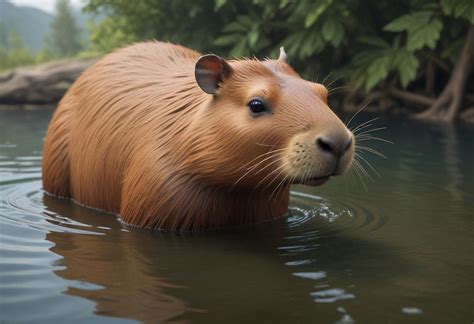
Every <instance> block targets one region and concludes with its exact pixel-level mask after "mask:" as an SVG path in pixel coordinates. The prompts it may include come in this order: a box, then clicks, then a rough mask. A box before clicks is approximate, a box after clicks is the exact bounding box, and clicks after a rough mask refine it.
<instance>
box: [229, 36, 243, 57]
mask: <svg viewBox="0 0 474 324" xmlns="http://www.w3.org/2000/svg"><path fill="white" fill-rule="evenodd" d="M246 52H247V40H246V39H245V38H242V39H241V40H240V41H239V42H238V43H237V45H235V46H234V48H233V49H232V50H231V51H230V56H231V57H235V58H240V57H242V56H244V55H245V53H246Z"/></svg>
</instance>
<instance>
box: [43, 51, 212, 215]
mask: <svg viewBox="0 0 474 324" xmlns="http://www.w3.org/2000/svg"><path fill="white" fill-rule="evenodd" d="M198 57H199V54H198V53H196V52H194V51H191V50H189V49H186V48H183V47H181V46H176V45H171V44H165V43H159V42H153V43H141V44H137V45H134V46H130V47H126V48H124V49H121V50H119V51H117V52H114V53H112V54H109V55H108V56H106V57H105V58H104V59H102V60H101V61H99V62H98V63H96V64H95V65H94V66H92V67H91V68H89V69H88V70H87V71H86V72H85V73H84V74H83V75H82V76H81V77H80V78H79V79H78V80H77V81H76V82H75V83H74V84H73V86H72V87H71V88H70V89H69V91H68V92H67V94H66V95H65V96H64V98H63V99H62V100H61V102H60V104H59V106H58V108H57V110H56V112H55V113H54V116H53V119H52V121H51V123H50V125H49V128H48V134H47V137H46V141H45V145H44V156H43V185H44V189H45V190H46V191H47V192H49V193H51V194H53V195H57V196H61V197H69V198H73V199H74V200H76V201H77V202H79V203H81V204H84V205H86V206H92V207H95V208H98V209H103V210H106V211H111V212H114V213H119V212H120V206H121V193H122V189H123V182H124V176H125V174H126V172H131V171H133V170H130V169H131V168H145V165H144V164H145V163H146V162H151V161H146V159H145V155H146V154H147V153H146V150H148V149H150V147H147V144H149V143H150V142H153V138H154V137H156V136H158V137H160V138H159V140H158V141H156V142H158V143H160V142H164V141H166V140H172V136H173V131H172V130H170V131H169V132H166V131H165V129H166V128H168V127H170V126H171V125H172V124H174V123H175V122H176V120H177V119H180V118H181V116H180V115H183V116H182V118H186V117H185V116H184V114H185V113H186V111H181V112H180V109H179V107H177V106H176V105H177V104H179V98H176V95H175V90H176V89H177V88H179V89H181V91H182V93H183V96H184V95H186V96H189V98H190V97H191V96H192V97H193V98H194V99H192V100H190V101H189V102H187V104H189V105H192V104H197V103H199V102H200V101H202V100H203V99H204V98H202V95H201V93H200V91H197V89H195V88H196V87H194V86H193V85H194V84H195V81H194V77H193V76H194V63H195V60H196V59H197V58H198ZM193 90H194V93H193ZM176 99H178V100H176ZM183 108H184V107H183ZM167 136H168V137H169V138H168V139H166V137H167ZM140 152H141V153H140ZM140 154H144V155H142V156H140ZM153 162H157V161H153ZM146 190H147V189H146Z"/></svg>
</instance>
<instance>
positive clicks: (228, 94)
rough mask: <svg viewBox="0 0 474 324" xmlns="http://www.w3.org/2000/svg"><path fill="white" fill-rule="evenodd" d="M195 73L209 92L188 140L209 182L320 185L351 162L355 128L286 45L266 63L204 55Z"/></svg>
mask: <svg viewBox="0 0 474 324" xmlns="http://www.w3.org/2000/svg"><path fill="white" fill-rule="evenodd" d="M195 77H196V82H197V84H198V85H199V87H200V88H201V89H202V91H204V92H206V93H208V94H211V96H209V98H208V100H209V101H208V104H207V105H205V106H204V107H205V109H203V110H202V111H201V112H200V113H199V117H198V120H196V121H195V122H194V124H195V125H194V126H193V134H198V135H197V136H196V137H195V138H193V139H192V141H191V142H192V143H193V145H195V150H194V152H195V153H196V154H195V158H194V159H192V160H193V162H194V163H192V165H193V168H195V171H199V172H195V174H199V175H201V176H205V175H207V177H206V179H207V181H210V182H214V184H217V185H221V186H231V187H232V188H237V187H253V188H257V187H259V188H274V187H277V186H283V185H284V184H291V183H299V184H307V185H320V184H322V183H324V182H326V181H327V180H328V179H329V178H330V177H331V176H336V175H340V174H343V173H344V172H345V171H346V170H347V169H348V168H349V167H350V165H351V163H352V159H353V156H354V145H355V144H354V136H353V134H352V133H351V132H350V131H349V130H348V129H347V127H346V126H345V125H344V123H342V122H341V120H340V119H339V118H338V117H337V116H336V115H335V114H334V113H333V111H332V110H331V109H330V108H329V107H328V104H327V96H328V91H327V89H326V88H325V87H324V86H323V85H321V84H318V83H314V82H310V81H306V80H304V79H302V78H301V77H300V76H299V75H298V74H297V73H296V72H295V71H294V70H293V69H292V68H291V67H290V66H289V65H288V63H287V60H286V54H285V52H284V50H283V49H282V50H281V53H280V57H279V59H278V60H266V61H258V60H254V59H246V60H235V61H226V60H224V59H222V58H220V57H219V56H216V55H213V54H210V55H204V56H201V57H200V58H199V59H198V61H197V62H196V66H195ZM197 130H199V131H197ZM188 165H189V164H188Z"/></svg>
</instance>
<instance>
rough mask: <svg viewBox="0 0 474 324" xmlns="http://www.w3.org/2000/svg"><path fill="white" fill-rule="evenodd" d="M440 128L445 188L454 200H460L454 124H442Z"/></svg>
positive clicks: (456, 141)
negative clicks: (444, 168) (446, 183)
mask: <svg viewBox="0 0 474 324" xmlns="http://www.w3.org/2000/svg"><path fill="white" fill-rule="evenodd" d="M443 126H444V127H442V128H441V130H442V131H443V135H444V139H445V140H444V146H445V149H444V152H445V154H444V156H445V160H446V162H445V165H446V172H447V176H448V179H447V180H448V185H447V186H446V190H447V191H448V192H449V193H450V194H451V197H452V199H453V200H455V201H461V200H462V191H461V190H460V189H459V187H460V185H461V181H462V179H463V176H462V174H461V170H460V168H459V163H460V161H459V148H458V145H459V143H458V138H457V134H456V129H455V127H454V125H443Z"/></svg>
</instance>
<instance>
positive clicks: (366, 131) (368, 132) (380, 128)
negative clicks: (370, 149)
mask: <svg viewBox="0 0 474 324" xmlns="http://www.w3.org/2000/svg"><path fill="white" fill-rule="evenodd" d="M384 129H387V127H385V126H384V127H377V128H372V129H367V130H364V131H363V132H361V133H358V134H355V135H356V136H360V135H365V134H370V133H372V132H376V131H379V130H384Z"/></svg>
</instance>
